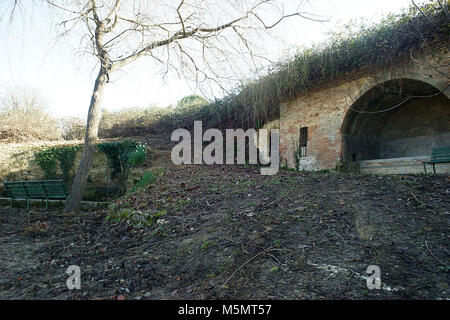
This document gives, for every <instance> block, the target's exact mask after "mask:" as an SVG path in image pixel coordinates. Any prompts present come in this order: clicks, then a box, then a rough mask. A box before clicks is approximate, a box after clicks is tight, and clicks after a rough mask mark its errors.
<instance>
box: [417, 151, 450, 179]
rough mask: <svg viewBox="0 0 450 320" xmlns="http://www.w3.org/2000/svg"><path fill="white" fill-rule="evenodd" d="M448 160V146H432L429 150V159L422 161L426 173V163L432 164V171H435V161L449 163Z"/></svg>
mask: <svg viewBox="0 0 450 320" xmlns="http://www.w3.org/2000/svg"><path fill="white" fill-rule="evenodd" d="M449 162H450V147H440V148H433V150H432V151H431V159H430V161H424V162H423V169H424V170H425V173H427V168H426V166H425V165H426V164H432V165H433V172H434V173H436V168H435V165H436V163H449Z"/></svg>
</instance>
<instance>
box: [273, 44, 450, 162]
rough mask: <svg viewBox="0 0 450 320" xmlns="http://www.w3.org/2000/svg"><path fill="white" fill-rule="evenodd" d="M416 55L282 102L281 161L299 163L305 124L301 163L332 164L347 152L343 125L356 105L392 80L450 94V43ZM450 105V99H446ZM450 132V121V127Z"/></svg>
mask: <svg viewBox="0 0 450 320" xmlns="http://www.w3.org/2000/svg"><path fill="white" fill-rule="evenodd" d="M413 57H414V59H408V60H407V61H403V62H398V63H396V64H395V65H393V66H391V67H389V68H385V69H379V70H372V71H366V72H365V73H363V72H361V73H359V74H353V75H349V76H348V77H347V78H344V79H341V80H340V81H338V82H335V83H329V84H326V85H324V86H322V87H318V88H314V89H312V90H309V91H308V92H306V93H304V94H302V95H300V96H298V97H296V98H295V99H292V100H290V101H285V102H284V103H282V105H281V106H280V156H281V163H282V164H283V163H285V164H287V165H288V167H291V168H292V167H295V165H296V157H295V153H296V152H297V150H298V142H299V128H300V127H308V144H307V156H306V157H302V158H300V169H301V170H302V169H303V170H317V169H332V168H334V167H335V165H336V164H337V163H338V161H339V160H340V159H341V157H342V153H343V141H342V140H343V139H342V133H343V132H342V128H343V123H344V120H345V117H346V114H347V112H348V111H349V109H350V107H351V106H352V105H353V104H354V103H355V101H357V100H358V99H359V98H360V97H362V96H363V95H364V94H365V93H366V92H367V91H368V90H370V89H372V88H373V87H375V86H377V85H379V84H381V83H383V82H386V81H390V80H396V79H412V80H419V81H422V82H424V83H427V84H430V85H432V86H434V87H435V88H437V89H439V90H441V91H442V92H443V93H444V95H445V96H446V97H447V98H449V96H450V88H449V81H448V78H446V77H445V75H449V74H450V55H449V52H448V48H439V49H436V50H435V51H434V52H433V53H431V54H425V53H423V54H421V55H417V56H415V55H414V54H413ZM446 103H447V107H450V105H449V100H448V99H447V100H446ZM447 132H450V126H449V128H447Z"/></svg>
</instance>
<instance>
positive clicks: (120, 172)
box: [35, 140, 147, 182]
mask: <svg viewBox="0 0 450 320" xmlns="http://www.w3.org/2000/svg"><path fill="white" fill-rule="evenodd" d="M81 148H82V146H81V145H73V146H57V147H52V148H49V149H45V150H42V151H39V152H37V153H36V154H35V160H36V163H37V164H38V165H39V166H40V167H41V168H42V170H43V171H44V179H56V178H57V177H58V164H59V169H60V170H61V172H62V178H63V180H64V181H66V182H70V181H71V179H72V175H71V172H72V169H73V167H74V162H75V156H76V153H77V152H78V151H79V150H80V149H81ZM97 149H98V150H99V151H101V152H103V153H105V155H106V157H107V159H108V165H109V167H110V169H111V178H118V179H119V181H121V182H124V181H126V179H127V177H128V173H129V169H130V167H131V166H135V165H139V164H141V163H143V162H145V161H146V160H147V147H146V145H144V144H142V143H140V142H138V141H134V140H124V141H107V142H103V143H100V144H98V145H97Z"/></svg>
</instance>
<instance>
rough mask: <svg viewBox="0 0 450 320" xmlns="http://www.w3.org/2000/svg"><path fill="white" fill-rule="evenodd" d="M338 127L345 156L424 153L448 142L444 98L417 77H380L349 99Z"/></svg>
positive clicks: (448, 106)
mask: <svg viewBox="0 0 450 320" xmlns="http://www.w3.org/2000/svg"><path fill="white" fill-rule="evenodd" d="M341 133H342V141H343V150H342V155H343V158H344V160H345V161H346V162H353V161H360V160H372V159H391V158H402V157H417V156H429V155H430V154H431V149H432V148H433V147H438V146H447V145H450V100H449V99H448V98H447V96H445V95H444V94H443V93H442V92H441V91H440V90H438V89H437V88H436V87H434V86H432V85H430V84H428V83H425V82H423V81H419V80H413V79H396V80H390V81H386V82H384V83H381V84H378V85H376V86H374V87H373V88H371V89H370V90H368V91H367V92H366V93H364V94H363V95H362V96H361V97H359V98H358V99H357V100H356V101H355V102H354V103H353V105H352V106H351V107H350V109H349V110H348V112H347V114H346V116H345V118H344V122H343V125H342V131H341Z"/></svg>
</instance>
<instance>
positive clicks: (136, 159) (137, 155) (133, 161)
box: [128, 143, 147, 166]
mask: <svg viewBox="0 0 450 320" xmlns="http://www.w3.org/2000/svg"><path fill="white" fill-rule="evenodd" d="M146 160H147V147H146V146H145V145H143V144H140V143H138V144H137V146H136V150H135V151H134V152H132V153H130V155H129V158H128V162H129V163H130V165H131V166H137V165H139V164H142V163H144V162H145V161H146Z"/></svg>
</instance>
